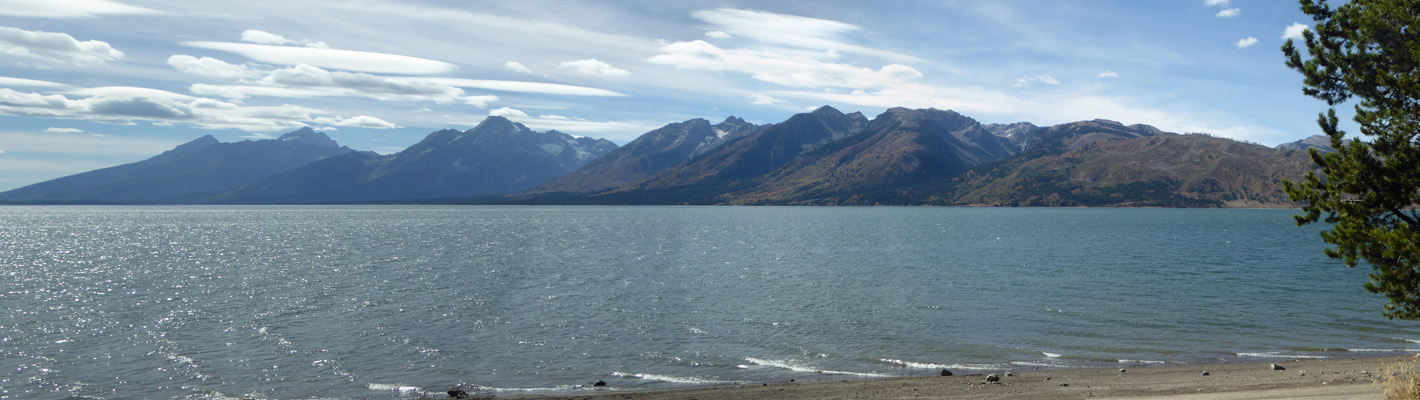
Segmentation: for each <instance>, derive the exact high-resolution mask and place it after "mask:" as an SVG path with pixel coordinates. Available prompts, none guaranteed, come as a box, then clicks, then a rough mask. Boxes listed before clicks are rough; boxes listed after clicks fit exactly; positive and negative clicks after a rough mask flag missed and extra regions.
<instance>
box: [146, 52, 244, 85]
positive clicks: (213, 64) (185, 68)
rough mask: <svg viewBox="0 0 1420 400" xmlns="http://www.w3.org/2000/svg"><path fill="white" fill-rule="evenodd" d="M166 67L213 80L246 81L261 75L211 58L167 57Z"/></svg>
mask: <svg viewBox="0 0 1420 400" xmlns="http://www.w3.org/2000/svg"><path fill="white" fill-rule="evenodd" d="M168 65H170V66H172V67H173V68H174V69H176V70H178V71H179V72H182V73H187V74H193V75H200V76H208V77H214V78H233V79H248V78H255V77H258V76H261V74H262V72H261V71H257V70H253V69H251V68H247V67H244V66H241V65H233V64H229V63H227V62H226V61H222V60H218V59H215V58H212V57H202V58H197V57H193V56H189V55H182V54H179V55H174V56H170V57H168Z"/></svg>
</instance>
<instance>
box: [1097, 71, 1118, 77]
mask: <svg viewBox="0 0 1420 400" xmlns="http://www.w3.org/2000/svg"><path fill="white" fill-rule="evenodd" d="M1095 77H1096V78H1118V77H1119V73H1118V72H1114V71H1104V72H1101V73H1100V74H1099V75H1095Z"/></svg>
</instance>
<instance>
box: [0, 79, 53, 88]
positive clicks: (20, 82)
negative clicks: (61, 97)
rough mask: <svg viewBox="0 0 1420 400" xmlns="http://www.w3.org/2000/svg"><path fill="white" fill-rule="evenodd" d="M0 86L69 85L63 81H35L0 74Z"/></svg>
mask: <svg viewBox="0 0 1420 400" xmlns="http://www.w3.org/2000/svg"><path fill="white" fill-rule="evenodd" d="M0 86H9V87H13V86H19V87H54V88H60V87H67V86H69V85H65V84H63V83H55V82H49V81H37V80H34V79H23V78H10V77H4V76H0Z"/></svg>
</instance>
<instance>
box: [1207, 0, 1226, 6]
mask: <svg viewBox="0 0 1420 400" xmlns="http://www.w3.org/2000/svg"><path fill="white" fill-rule="evenodd" d="M1203 6H1204V7H1227V6H1228V0H1203Z"/></svg>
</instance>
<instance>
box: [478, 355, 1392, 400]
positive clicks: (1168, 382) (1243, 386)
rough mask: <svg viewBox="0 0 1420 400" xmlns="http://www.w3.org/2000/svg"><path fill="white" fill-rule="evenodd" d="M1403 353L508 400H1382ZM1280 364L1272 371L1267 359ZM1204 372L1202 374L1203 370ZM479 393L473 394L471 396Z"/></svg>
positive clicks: (606, 392) (595, 391)
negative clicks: (993, 378) (1385, 372)
mask: <svg viewBox="0 0 1420 400" xmlns="http://www.w3.org/2000/svg"><path fill="white" fill-rule="evenodd" d="M1402 358H1404V357H1374V358H1353V359H1302V360H1292V361H1279V362H1259V363H1230V364H1201V365H1179V366H1158V367H1125V370H1123V371H1122V372H1121V371H1120V370H1119V369H1068V370H1028V371H1012V372H1011V374H1010V375H1009V376H1008V375H1007V374H1006V373H1005V371H1002V372H999V373H997V375H998V376H999V377H1000V378H1001V379H1000V380H999V381H997V382H989V383H988V382H987V379H986V377H987V376H986V375H954V376H946V377H944V376H922V377H908V378H889V379H856V380H832V381H811V382H804V381H800V382H774V383H767V384H754V385H735V386H715V387H701V388H689V389H676V390H657V391H621V390H616V389H615V388H605V389H587V390H586V392H585V393H574V394H566V395H519V396H499V397H498V398H511V399H539V400H550V399H589V400H598V399H606V400H610V399H634V400H657V399H699V400H712V399H1085V398H1091V399H1109V398H1131V399H1137V398H1147V399H1380V398H1382V396H1381V385H1380V384H1379V383H1377V382H1376V379H1377V378H1378V377H1379V376H1380V375H1381V371H1382V369H1383V367H1384V366H1388V365H1391V364H1394V363H1395V362H1396V361H1398V360H1401V359H1402ZM1274 363H1275V364H1277V365H1281V366H1282V367H1283V368H1285V369H1283V370H1274V369H1272V367H1271V364H1274ZM1204 372H1207V374H1206V375H1205V374H1204ZM476 397H478V396H475V398H476Z"/></svg>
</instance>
